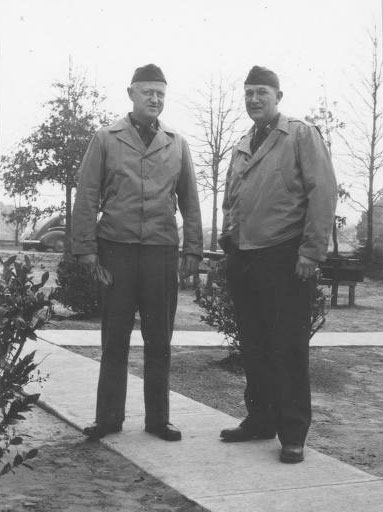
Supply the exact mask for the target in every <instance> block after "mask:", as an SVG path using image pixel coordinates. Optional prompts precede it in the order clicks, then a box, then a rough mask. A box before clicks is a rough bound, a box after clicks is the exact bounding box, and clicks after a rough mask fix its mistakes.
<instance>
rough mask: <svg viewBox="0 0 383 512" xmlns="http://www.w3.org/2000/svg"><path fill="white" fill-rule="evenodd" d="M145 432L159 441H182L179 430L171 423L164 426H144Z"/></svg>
mask: <svg viewBox="0 0 383 512" xmlns="http://www.w3.org/2000/svg"><path fill="white" fill-rule="evenodd" d="M145 432H148V433H149V434H154V435H156V436H158V437H159V438H160V439H164V440H165V441H180V440H181V439H182V435H181V432H180V430H178V428H177V427H175V426H174V425H172V424H171V423H167V424H166V425H160V426H158V425H157V426H154V427H151V426H150V425H146V426H145Z"/></svg>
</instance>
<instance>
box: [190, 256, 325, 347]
mask: <svg viewBox="0 0 383 512" xmlns="http://www.w3.org/2000/svg"><path fill="white" fill-rule="evenodd" d="M210 265H211V268H212V270H210V271H209V273H208V279H207V284H206V285H205V286H202V287H200V289H199V290H198V294H197V299H198V300H197V302H198V304H199V305H200V306H201V307H202V309H204V310H205V312H204V314H203V315H201V320H202V321H203V322H206V323H207V324H208V325H210V326H211V327H215V328H216V329H217V330H218V332H222V333H223V335H224V337H225V341H226V343H227V345H228V349H229V352H230V355H232V356H234V355H239V354H240V352H241V350H240V337H239V330H238V327H237V323H236V315H235V310H234V305H233V302H232V300H231V298H230V294H229V292H228V289H227V283H226V271H225V265H226V260H225V259H222V260H219V261H217V262H214V263H213V262H211V263H210ZM325 306H326V296H325V293H324V291H323V288H320V287H319V286H318V285H316V286H315V289H314V293H313V303H312V317H311V329H310V338H311V337H312V336H313V335H314V334H315V333H316V332H317V331H318V330H319V329H320V328H321V327H322V325H323V324H324V322H325V314H326V312H325Z"/></svg>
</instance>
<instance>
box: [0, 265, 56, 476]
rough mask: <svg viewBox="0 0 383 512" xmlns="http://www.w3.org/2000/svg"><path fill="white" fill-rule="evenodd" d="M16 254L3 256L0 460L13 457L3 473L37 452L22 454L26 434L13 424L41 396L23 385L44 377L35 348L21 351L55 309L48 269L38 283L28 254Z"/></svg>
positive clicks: (0, 329) (0, 352)
mask: <svg viewBox="0 0 383 512" xmlns="http://www.w3.org/2000/svg"><path fill="white" fill-rule="evenodd" d="M16 258H17V257H16V256H12V257H11V258H9V259H7V260H6V261H3V260H2V259H1V258H0V265H1V267H2V269H1V276H0V461H3V459H4V458H5V457H6V458H7V459H10V460H8V461H7V462H5V463H4V464H3V466H2V469H1V470H0V476H2V475H4V474H6V473H8V472H10V471H12V472H13V470H14V468H16V467H17V466H19V465H24V466H27V467H30V466H29V464H28V463H26V462H25V461H26V460H29V459H32V458H33V457H35V456H36V454H37V450H36V449H33V450H29V451H28V452H26V453H23V454H21V453H19V449H18V448H17V447H19V445H21V444H22V443H23V438H22V437H20V436H17V435H16V431H15V427H14V425H15V424H16V423H17V421H18V420H22V419H25V418H24V416H23V415H22V413H23V412H25V411H29V410H30V409H31V407H32V406H33V404H35V403H36V402H37V400H38V398H39V395H38V394H35V395H29V396H28V395H24V396H23V395H22V392H23V388H24V387H25V386H26V385H27V384H28V383H30V382H36V381H37V382H42V381H43V380H44V379H43V378H42V376H41V375H40V372H39V370H38V371H37V374H36V375H34V373H33V372H34V371H35V370H36V368H37V363H35V362H34V357H35V351H33V352H30V353H29V354H26V355H25V356H24V357H21V352H22V350H23V347H24V345H25V342H26V341H27V339H28V338H29V339H32V340H36V338H37V336H36V332H35V331H36V329H39V328H41V327H42V326H43V325H44V323H45V322H46V321H47V320H48V319H49V317H50V314H51V310H52V304H51V300H50V297H46V296H45V294H44V293H43V292H42V291H41V288H42V287H43V286H44V284H45V283H46V281H47V280H48V278H49V274H48V272H45V273H44V274H43V275H42V277H41V282H40V283H38V284H35V283H34V282H33V279H32V277H31V274H32V265H31V262H30V260H29V258H28V256H25V263H20V262H18V261H16ZM15 447H16V448H15ZM13 449H15V450H16V455H14V456H13Z"/></svg>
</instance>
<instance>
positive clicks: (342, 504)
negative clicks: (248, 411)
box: [26, 331, 383, 512]
mask: <svg viewBox="0 0 383 512" xmlns="http://www.w3.org/2000/svg"><path fill="white" fill-rule="evenodd" d="M56 332H57V333H60V332H61V336H63V340H62V342H63V343H65V344H69V341H70V340H69V338H68V337H67V334H68V331H56ZM72 332H73V331H72ZM44 333H45V336H47V337H48V331H44ZM94 334H95V335H96V334H97V332H95V333H94ZM36 348H37V357H36V360H37V361H41V364H40V366H39V368H40V370H41V372H42V373H43V374H45V373H49V378H48V380H47V382H46V383H45V384H44V387H43V389H42V390H40V389H39V388H38V387H36V385H35V384H34V385H31V386H30V387H29V389H28V391H29V392H41V400H42V403H43V405H45V406H46V407H48V408H49V409H51V410H52V411H54V412H55V413H56V414H57V415H59V416H60V417H61V418H63V419H64V420H66V421H68V422H69V423H71V424H72V425H73V426H75V427H77V428H82V427H83V426H84V424H86V423H88V422H91V421H93V419H94V410H95V392H96V385H97V379H98V370H99V365H98V363H97V362H96V361H93V360H91V359H88V358H84V357H82V356H80V355H77V354H74V353H72V352H70V351H68V350H65V349H63V348H61V347H59V346H57V345H55V344H51V343H46V342H44V341H38V342H29V343H28V344H27V346H26V351H28V352H29V351H31V350H35V349H36ZM206 378H208V375H206ZM142 388H143V386H142V380H141V379H139V378H137V377H134V376H131V375H130V376H129V386H128V398H127V410H126V422H125V424H124V430H123V431H122V432H121V433H119V434H114V435H111V436H108V437H107V438H105V439H104V440H102V442H103V443H104V444H105V445H107V446H109V447H110V448H112V449H114V450H115V451H117V452H119V453H121V454H122V455H124V456H125V457H127V458H128V459H129V460H131V461H132V462H134V463H135V464H137V465H138V466H139V467H141V468H142V469H143V470H145V471H147V472H148V473H150V474H152V475H154V476H155V477H157V478H158V479H160V480H162V481H163V482H165V483H166V484H168V485H170V486H171V487H173V488H175V489H176V490H178V491H179V492H180V493H182V494H183V495H185V496H187V497H188V498H189V499H191V500H194V501H195V502H197V503H199V504H200V505H201V506H203V507H206V509H208V510H210V511H212V512H338V511H339V512H340V511H342V512H343V511H344V510H347V512H365V511H368V512H381V510H382V503H383V479H379V478H376V477H374V476H372V475H369V474H367V473H365V472H363V471H360V470H358V469H356V468H354V467H352V466H349V465H347V464H344V463H342V462H340V461H338V460H336V459H333V458H331V457H328V456H325V455H322V454H320V453H318V452H316V451H314V450H310V449H306V460H305V462H304V463H303V464H297V465H287V464H281V463H280V462H279V460H278V457H279V448H280V446H279V443H278V442H277V440H271V441H258V442H257V441H252V442H248V443H242V444H241V443H239V444H226V443H222V442H221V441H220V440H219V438H218V437H219V432H220V430H221V429H222V428H224V427H230V426H234V425H237V423H238V420H236V419H235V418H233V417H231V416H228V415H227V414H224V413H222V412H219V411H217V410H215V409H212V408H210V407H207V406H205V405H203V404H200V403H198V402H196V401H194V400H190V399H189V398H186V397H184V396H182V395H179V394H177V393H173V392H172V393H171V396H170V400H171V419H172V421H173V422H174V423H175V424H177V425H178V426H179V427H180V428H181V429H182V432H183V440H182V441H181V442H177V443H167V442H165V441H161V440H160V439H158V438H156V437H154V436H151V435H149V434H146V433H145V432H144V431H143V423H144V410H143V389H142Z"/></svg>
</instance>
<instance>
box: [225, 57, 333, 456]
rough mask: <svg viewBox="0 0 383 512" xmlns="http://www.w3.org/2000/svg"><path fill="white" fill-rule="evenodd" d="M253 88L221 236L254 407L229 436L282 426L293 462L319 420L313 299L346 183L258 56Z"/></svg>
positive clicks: (248, 91) (256, 434) (254, 435)
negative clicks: (312, 361)
mask: <svg viewBox="0 0 383 512" xmlns="http://www.w3.org/2000/svg"><path fill="white" fill-rule="evenodd" d="M244 88H245V104H246V110H247V113H248V115H249V117H250V118H251V119H252V120H253V121H254V124H253V126H252V127H251V129H250V130H249V132H248V133H247V135H245V136H244V137H243V138H242V139H241V141H240V142H239V144H238V145H236V146H235V147H234V149H233V154H232V159H231V163H230V166H229V169H228V172H227V179H226V190H225V196H224V201H223V214H224V220H223V228H222V235H221V238H220V244H221V247H222V248H223V249H224V251H225V253H226V254H227V279H228V285H229V289H230V293H231V296H232V299H233V302H234V306H235V310H236V315H237V322H238V327H239V331H240V338H241V344H242V350H243V352H242V354H243V361H244V367H245V374H246V390H245V403H246V406H247V410H248V414H247V417H246V418H245V419H244V420H243V421H242V423H241V424H240V425H239V426H238V427H237V428H231V429H225V430H223V431H222V432H221V438H222V439H223V440H224V441H226V442H240V441H248V440H250V439H259V440H262V439H272V438H274V437H275V436H276V435H278V438H279V441H280V443H281V445H282V450H281V452H280V460H281V461H282V462H290V463H294V462H301V461H302V460H303V458H304V451H303V447H304V443H305V439H306V435H307V432H308V429H309V425H310V421H311V396H310V382H309V366H308V362H309V337H310V326H311V303H312V294H313V291H314V290H315V277H316V269H317V266H318V263H319V262H320V261H323V260H324V259H325V258H326V254H327V245H328V241H329V236H330V233H331V229H332V225H333V220H334V214H335V206H336V197H337V186H336V180H335V175H334V170H333V167H332V164H331V161H330V157H329V154H328V151H327V148H326V146H325V144H324V142H323V140H322V137H321V135H320V133H319V132H318V130H317V129H316V128H315V127H314V126H311V125H309V124H307V123H306V122H304V121H299V120H298V119H294V118H291V117H286V116H284V115H283V114H281V113H279V112H278V106H279V102H280V101H281V99H282V95H283V94H282V91H281V90H280V86H279V79H278V76H277V75H276V74H275V73H274V72H273V71H271V70H269V69H266V68H263V67H260V66H254V67H253V68H252V69H251V70H250V72H249V74H248V76H247V78H246V81H245V87H244Z"/></svg>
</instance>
